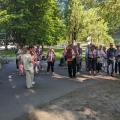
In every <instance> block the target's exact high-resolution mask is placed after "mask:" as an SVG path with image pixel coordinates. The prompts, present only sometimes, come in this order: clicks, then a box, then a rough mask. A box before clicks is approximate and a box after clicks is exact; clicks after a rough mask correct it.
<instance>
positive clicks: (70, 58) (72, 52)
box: [66, 43, 76, 78]
mask: <svg viewBox="0 0 120 120" xmlns="http://www.w3.org/2000/svg"><path fill="white" fill-rule="evenodd" d="M66 57H67V62H68V75H69V77H70V78H72V77H76V47H74V48H73V45H72V44H71V43H70V44H69V45H68V48H67V51H66Z"/></svg>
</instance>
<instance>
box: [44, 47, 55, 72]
mask: <svg viewBox="0 0 120 120" xmlns="http://www.w3.org/2000/svg"><path fill="white" fill-rule="evenodd" d="M55 57H56V55H55V52H53V49H52V47H50V48H49V51H48V53H47V55H46V58H47V74H49V71H50V68H51V71H52V73H53V74H54V62H55Z"/></svg>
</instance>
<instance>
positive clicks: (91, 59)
mask: <svg viewBox="0 0 120 120" xmlns="http://www.w3.org/2000/svg"><path fill="white" fill-rule="evenodd" d="M96 63H97V51H96V50H95V45H92V46H91V49H89V51H88V64H89V74H90V75H91V74H92V70H93V71H94V76H95V75H96Z"/></svg>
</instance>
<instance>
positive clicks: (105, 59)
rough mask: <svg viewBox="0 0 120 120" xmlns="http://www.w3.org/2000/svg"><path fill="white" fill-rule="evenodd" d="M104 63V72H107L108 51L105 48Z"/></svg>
mask: <svg viewBox="0 0 120 120" xmlns="http://www.w3.org/2000/svg"><path fill="white" fill-rule="evenodd" d="M102 58H103V62H102V66H103V70H104V71H106V68H107V50H106V47H105V46H104V47H103V57H102Z"/></svg>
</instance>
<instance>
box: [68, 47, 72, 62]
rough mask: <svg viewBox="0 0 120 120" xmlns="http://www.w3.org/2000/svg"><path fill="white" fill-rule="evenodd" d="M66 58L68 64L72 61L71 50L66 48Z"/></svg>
mask: <svg viewBox="0 0 120 120" xmlns="http://www.w3.org/2000/svg"><path fill="white" fill-rule="evenodd" d="M66 56H67V61H68V62H70V61H72V60H73V59H72V49H71V48H68V49H67V51H66Z"/></svg>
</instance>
